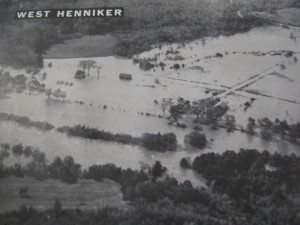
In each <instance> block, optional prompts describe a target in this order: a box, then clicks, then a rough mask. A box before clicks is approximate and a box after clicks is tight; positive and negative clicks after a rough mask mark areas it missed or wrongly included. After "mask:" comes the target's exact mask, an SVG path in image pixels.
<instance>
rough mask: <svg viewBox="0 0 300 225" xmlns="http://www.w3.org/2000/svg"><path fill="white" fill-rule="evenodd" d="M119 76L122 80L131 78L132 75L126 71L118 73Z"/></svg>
mask: <svg viewBox="0 0 300 225" xmlns="http://www.w3.org/2000/svg"><path fill="white" fill-rule="evenodd" d="M119 78H120V79H122V80H132V75H131V74H127V73H120V75H119Z"/></svg>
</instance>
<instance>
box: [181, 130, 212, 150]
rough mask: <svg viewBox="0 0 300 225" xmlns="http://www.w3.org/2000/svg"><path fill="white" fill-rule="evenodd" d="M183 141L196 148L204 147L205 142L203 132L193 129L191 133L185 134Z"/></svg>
mask: <svg viewBox="0 0 300 225" xmlns="http://www.w3.org/2000/svg"><path fill="white" fill-rule="evenodd" d="M184 141H185V143H188V144H190V145H191V146H193V147H194V148H198V149H201V148H204V147H205V146H206V143H207V141H206V136H205V134H200V133H199V132H198V131H193V132H192V133H190V134H187V135H186V136H185V138H184Z"/></svg>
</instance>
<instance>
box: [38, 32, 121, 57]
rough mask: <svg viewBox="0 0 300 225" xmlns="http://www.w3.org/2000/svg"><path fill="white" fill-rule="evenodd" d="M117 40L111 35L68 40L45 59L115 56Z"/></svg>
mask: <svg viewBox="0 0 300 225" xmlns="http://www.w3.org/2000/svg"><path fill="white" fill-rule="evenodd" d="M116 43H117V40H116V39H115V38H114V37H113V36H111V35H105V36H100V35H96V36H83V37H81V38H78V39H72V40H67V41H65V42H64V43H63V44H56V45H53V46H52V47H51V48H50V49H49V51H47V54H46V55H44V58H49V59H60V58H80V57H101V56H111V55H113V47H114V45H115V44H116Z"/></svg>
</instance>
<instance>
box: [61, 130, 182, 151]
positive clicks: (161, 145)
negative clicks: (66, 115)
mask: <svg viewBox="0 0 300 225" xmlns="http://www.w3.org/2000/svg"><path fill="white" fill-rule="evenodd" d="M56 130H57V131H58V132H61V133H66V134H67V135H70V136H75V137H83V138H88V139H94V140H104V141H111V142H119V143H122V144H133V145H142V146H143V147H144V148H146V149H149V150H152V151H174V150H176V148H177V139H176V135H175V134H174V133H166V134H160V133H158V134H150V133H145V134H143V136H142V137H133V136H131V135H129V134H113V133H111V132H108V131H104V130H99V129H97V128H90V127H87V126H82V125H76V126H73V127H69V126H63V127H59V128H57V129H56Z"/></svg>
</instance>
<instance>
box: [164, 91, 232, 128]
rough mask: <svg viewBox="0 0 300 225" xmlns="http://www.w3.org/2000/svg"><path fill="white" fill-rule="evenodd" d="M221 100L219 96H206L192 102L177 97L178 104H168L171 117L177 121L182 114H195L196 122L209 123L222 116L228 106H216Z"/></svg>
mask: <svg viewBox="0 0 300 225" xmlns="http://www.w3.org/2000/svg"><path fill="white" fill-rule="evenodd" d="M219 102H220V100H219V99H218V98H212V97H210V98H206V99H201V100H198V101H194V102H192V103H191V102H190V101H187V100H184V99H182V98H179V99H177V104H173V103H172V102H171V103H170V104H168V107H169V113H170V115H171V117H172V118H173V119H174V120H175V121H177V120H178V119H179V118H181V117H182V116H184V115H186V116H190V115H194V116H195V117H196V118H195V120H194V122H201V123H205V124H209V123H211V122H215V121H216V120H217V119H218V118H219V117H221V116H222V115H223V114H224V113H225V112H226V110H227V109H228V108H221V107H216V104H218V103H219Z"/></svg>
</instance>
